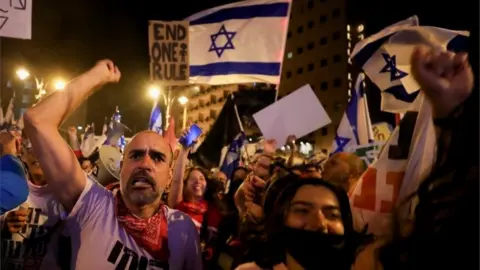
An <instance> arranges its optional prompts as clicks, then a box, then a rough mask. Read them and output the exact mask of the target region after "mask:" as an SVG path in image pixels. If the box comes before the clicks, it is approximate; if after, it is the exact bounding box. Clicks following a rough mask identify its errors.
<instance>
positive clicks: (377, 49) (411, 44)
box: [351, 16, 469, 113]
mask: <svg viewBox="0 0 480 270" xmlns="http://www.w3.org/2000/svg"><path fill="white" fill-rule="evenodd" d="M468 36H469V33H468V32H465V31H452V30H448V29H443V28H438V27H432V26H419V22H418V18H417V16H413V17H410V18H408V19H406V20H403V21H400V22H398V23H396V24H394V25H391V26H389V27H387V28H385V29H383V30H381V31H380V32H379V33H377V34H375V35H373V36H371V37H369V38H367V39H364V40H362V41H360V42H358V43H357V45H356V46H355V48H354V49H353V52H352V56H351V57H352V61H353V63H354V64H355V65H358V66H359V67H362V69H363V70H364V72H365V74H366V75H367V76H368V77H369V78H370V80H371V81H372V82H373V83H375V84H376V85H377V86H378V88H380V90H381V91H382V92H381V95H382V104H381V109H382V110H383V111H386V112H391V113H404V112H406V111H409V110H414V111H417V110H418V104H417V103H418V101H417V102H415V101H416V99H417V96H418V93H419V90H420V86H419V85H418V83H417V82H416V81H415V79H414V78H413V76H411V66H410V59H411V56H412V53H413V50H414V48H415V47H416V46H417V45H421V44H424V45H429V46H433V47H436V48H438V49H439V50H444V51H445V50H450V51H466V50H467V46H468V44H467V41H468Z"/></svg>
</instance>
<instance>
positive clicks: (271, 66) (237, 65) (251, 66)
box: [190, 62, 280, 77]
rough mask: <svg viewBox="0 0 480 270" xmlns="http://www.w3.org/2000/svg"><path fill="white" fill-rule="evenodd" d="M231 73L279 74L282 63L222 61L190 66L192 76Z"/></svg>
mask: <svg viewBox="0 0 480 270" xmlns="http://www.w3.org/2000/svg"><path fill="white" fill-rule="evenodd" d="M229 74H258V75H268V76H278V75H279V74H280V63H260V62H222V63H211V64H206V65H201V66H200V65H199V66H190V76H191V77H195V76H215V75H229Z"/></svg>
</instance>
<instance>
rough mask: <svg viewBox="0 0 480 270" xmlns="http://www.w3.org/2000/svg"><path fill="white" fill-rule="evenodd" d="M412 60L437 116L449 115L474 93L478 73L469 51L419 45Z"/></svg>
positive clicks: (414, 69)
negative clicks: (473, 66)
mask: <svg viewBox="0 0 480 270" xmlns="http://www.w3.org/2000/svg"><path fill="white" fill-rule="evenodd" d="M411 62H412V73H413V76H414V77H415V79H416V80H417V82H418V83H419V84H420V87H421V89H422V91H423V92H424V93H425V95H426V96H427V97H428V98H429V99H430V101H431V102H432V106H433V113H434V117H437V118H442V117H446V116H448V115H449V114H450V113H451V112H452V111H453V110H454V109H455V108H456V107H457V106H458V105H460V104H461V103H462V102H463V101H465V100H466V99H467V98H468V97H469V96H470V94H471V93H472V90H473V83H474V77H473V72H472V68H471V67H470V64H469V63H468V55H467V54H466V53H453V52H449V51H441V50H439V49H437V48H433V47H427V46H419V47H417V48H416V49H415V51H414V53H413V54H412V59H411Z"/></svg>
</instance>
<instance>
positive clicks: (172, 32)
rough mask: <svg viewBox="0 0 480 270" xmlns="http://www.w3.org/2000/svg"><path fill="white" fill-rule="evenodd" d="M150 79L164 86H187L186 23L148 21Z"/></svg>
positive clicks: (188, 69)
mask: <svg viewBox="0 0 480 270" xmlns="http://www.w3.org/2000/svg"><path fill="white" fill-rule="evenodd" d="M148 39H149V51H150V78H151V80H152V81H156V82H160V83H162V84H164V85H186V84H189V78H190V67H189V65H188V21H173V22H164V21H150V22H149V26H148Z"/></svg>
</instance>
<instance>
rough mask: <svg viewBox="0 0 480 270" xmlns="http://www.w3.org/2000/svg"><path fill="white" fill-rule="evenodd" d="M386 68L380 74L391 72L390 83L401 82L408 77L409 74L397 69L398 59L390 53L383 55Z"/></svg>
mask: <svg viewBox="0 0 480 270" xmlns="http://www.w3.org/2000/svg"><path fill="white" fill-rule="evenodd" d="M382 56H383V60H385V66H384V67H383V68H382V69H381V70H380V73H385V72H390V81H391V82H392V81H395V80H400V79H402V78H405V77H406V76H408V73H406V72H404V71H401V70H400V69H398V68H397V57H396V56H395V55H393V56H390V55H389V54H388V53H382Z"/></svg>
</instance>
